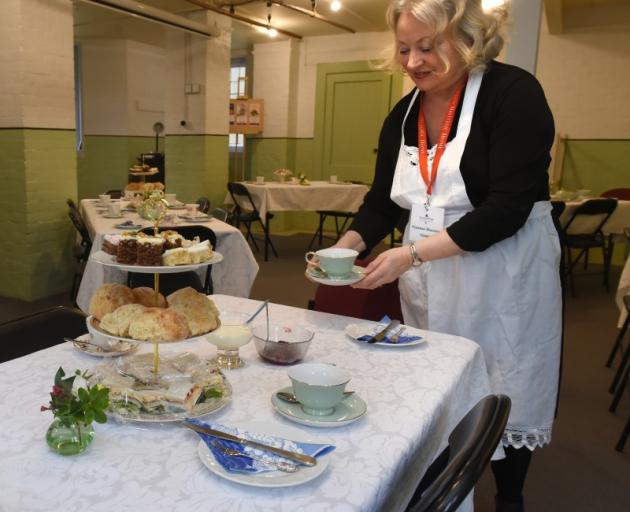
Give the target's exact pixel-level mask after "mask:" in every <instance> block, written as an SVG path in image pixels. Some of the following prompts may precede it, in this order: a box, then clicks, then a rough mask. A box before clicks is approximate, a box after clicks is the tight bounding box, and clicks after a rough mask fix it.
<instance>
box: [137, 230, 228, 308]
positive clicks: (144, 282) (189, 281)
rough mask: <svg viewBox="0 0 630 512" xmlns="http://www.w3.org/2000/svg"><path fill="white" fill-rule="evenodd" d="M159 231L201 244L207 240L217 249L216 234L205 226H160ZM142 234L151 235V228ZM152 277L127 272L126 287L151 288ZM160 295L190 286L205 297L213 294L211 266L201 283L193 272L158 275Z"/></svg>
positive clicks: (151, 275)
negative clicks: (170, 231) (196, 238)
mask: <svg viewBox="0 0 630 512" xmlns="http://www.w3.org/2000/svg"><path fill="white" fill-rule="evenodd" d="M160 230H161V231H166V230H173V231H177V232H178V233H179V234H180V235H182V236H183V237H184V238H186V239H187V240H192V239H193V238H195V237H196V236H197V237H199V241H201V242H203V241H205V240H208V241H209V242H210V245H212V248H213V249H214V250H216V249H217V235H216V233H215V232H214V231H213V230H212V229H210V228H208V227H206V226H195V225H192V226H173V227H168V226H160ZM142 232H143V233H146V234H148V235H152V234H153V228H152V227H150V228H144V229H143V230H142ZM153 285H154V276H153V274H143V273H139V272H129V273H128V274H127V286H129V287H130V288H137V287H139V286H147V287H149V288H153ZM159 286H160V293H162V295H164V296H166V295H170V294H171V293H173V292H174V291H177V290H179V289H180V288H186V287H187V286H190V287H191V288H194V289H195V290H197V291H198V292H203V293H205V294H206V295H211V294H212V293H214V286H213V284H212V265H208V266H207V270H206V276H205V278H204V281H203V283H202V282H201V279H200V278H199V275H198V274H197V273H196V272H194V271H186V272H176V273H172V274H160V282H159Z"/></svg>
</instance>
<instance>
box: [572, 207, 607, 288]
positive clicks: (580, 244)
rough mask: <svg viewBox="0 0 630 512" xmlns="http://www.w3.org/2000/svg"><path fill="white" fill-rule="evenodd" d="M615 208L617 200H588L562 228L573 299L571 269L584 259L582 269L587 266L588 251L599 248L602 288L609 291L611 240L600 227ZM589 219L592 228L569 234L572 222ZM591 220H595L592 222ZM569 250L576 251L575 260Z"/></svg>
mask: <svg viewBox="0 0 630 512" xmlns="http://www.w3.org/2000/svg"><path fill="white" fill-rule="evenodd" d="M616 208H617V200H616V199H612V198H604V199H589V200H587V201H585V202H584V203H582V204H581V205H579V206H578V207H577V208H576V209H575V211H574V212H573V214H572V215H571V218H570V219H569V221H568V222H567V224H566V225H565V226H564V233H565V246H566V248H567V251H566V255H567V256H566V258H567V263H566V269H567V274H568V278H569V283H570V285H571V293H572V295H573V296H574V297H575V282H574V275H573V268H574V267H575V265H576V264H577V263H578V262H579V261H580V259H582V257H584V267H585V268H586V266H587V265H588V251H589V249H595V248H597V247H600V248H601V249H602V254H603V257H604V286H605V287H606V290H607V291H610V286H609V284H608V275H609V272H610V260H611V257H612V251H613V242H612V239H610V238H609V239H608V240H607V239H606V236H605V235H604V233H603V232H602V227H603V226H604V224H606V221H608V219H609V218H610V216H611V215H612V214H613V212H614V211H615V209H616ZM585 218H586V219H590V220H591V222H592V226H593V227H592V228H591V229H590V230H588V231H587V232H585V233H571V226H572V225H573V223H574V222H576V221H577V222H580V220H581V219H585ZM593 218H595V219H594V220H593ZM571 249H576V250H578V251H579V252H578V254H577V256H576V257H575V258H572V257H571Z"/></svg>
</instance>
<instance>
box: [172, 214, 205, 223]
mask: <svg viewBox="0 0 630 512" xmlns="http://www.w3.org/2000/svg"><path fill="white" fill-rule="evenodd" d="M178 217H179V218H180V219H184V220H185V221H186V222H208V221H209V220H212V215H195V216H194V217H191V216H190V215H178Z"/></svg>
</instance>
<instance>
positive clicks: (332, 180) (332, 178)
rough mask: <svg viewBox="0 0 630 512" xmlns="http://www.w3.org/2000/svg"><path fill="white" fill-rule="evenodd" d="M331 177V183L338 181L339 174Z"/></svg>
mask: <svg viewBox="0 0 630 512" xmlns="http://www.w3.org/2000/svg"><path fill="white" fill-rule="evenodd" d="M329 179H330V182H331V183H337V176H335V175H332V176H331V177H330V178H329Z"/></svg>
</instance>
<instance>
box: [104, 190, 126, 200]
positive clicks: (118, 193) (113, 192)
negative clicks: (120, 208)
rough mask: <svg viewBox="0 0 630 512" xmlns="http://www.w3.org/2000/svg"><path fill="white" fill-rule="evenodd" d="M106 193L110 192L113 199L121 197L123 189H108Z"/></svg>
mask: <svg viewBox="0 0 630 512" xmlns="http://www.w3.org/2000/svg"><path fill="white" fill-rule="evenodd" d="M105 193H106V194H109V197H111V198H112V199H120V198H122V196H123V191H122V190H120V189H113V190H108V191H107V192H105Z"/></svg>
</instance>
